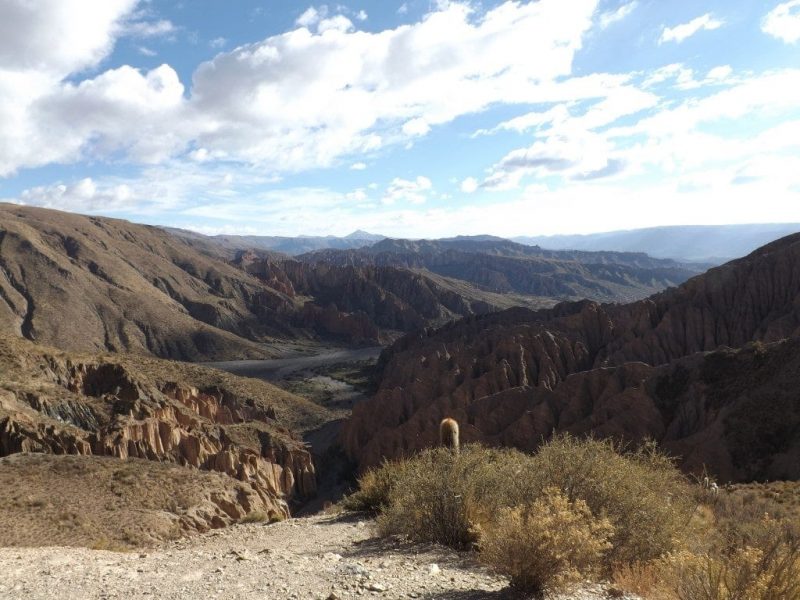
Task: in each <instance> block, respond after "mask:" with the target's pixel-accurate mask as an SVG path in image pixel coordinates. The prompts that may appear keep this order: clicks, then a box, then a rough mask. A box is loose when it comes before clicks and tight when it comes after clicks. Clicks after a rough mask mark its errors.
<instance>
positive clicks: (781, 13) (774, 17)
mask: <svg viewBox="0 0 800 600" xmlns="http://www.w3.org/2000/svg"><path fill="white" fill-rule="evenodd" d="M761 30H762V31H763V32H764V33H767V34H769V35H771V36H773V37H775V38H778V39H779V40H783V41H784V42H786V43H787V44H794V43H797V41H798V40H800V0H789V2H784V3H782V4H779V5H778V6H776V7H775V8H774V9H773V10H771V11H770V12H769V13H767V15H766V16H765V17H764V20H763V21H762V22H761Z"/></svg>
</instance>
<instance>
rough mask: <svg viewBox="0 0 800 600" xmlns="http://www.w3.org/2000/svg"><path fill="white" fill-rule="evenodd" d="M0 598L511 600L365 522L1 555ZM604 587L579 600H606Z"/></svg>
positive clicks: (335, 519)
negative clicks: (136, 548)
mask: <svg viewBox="0 0 800 600" xmlns="http://www.w3.org/2000/svg"><path fill="white" fill-rule="evenodd" d="M0 573H2V575H3V576H2V578H0V598H3V599H6V598H8V599H15V600H16V599H23V598H24V599H28V600H39V599H41V600H45V599H46V600H52V599H54V598H58V599H64V600H72V599H74V600H88V599H112V598H119V599H123V598H124V599H145V598H147V599H153V598H159V599H161V598H163V599H177V598H181V599H183V598H219V599H223V598H224V599H226V600H251V599H256V598H257V599H259V600H265V599H307V598H308V599H320V600H327V599H330V600H334V599H337V598H339V599H345V598H367V597H373V598H387V599H390V598H429V599H442V600H444V599H450V600H472V599H476V600H477V599H480V598H491V599H501V598H506V597H507V594H506V592H504V591H503V590H504V588H505V586H506V582H505V580H504V579H502V578H500V577H497V576H495V575H493V574H491V573H489V572H488V571H486V570H485V569H483V568H482V567H481V566H480V565H478V564H476V563H475V561H474V557H473V556H472V555H470V554H465V553H461V554H459V553H456V552H453V551H451V550H449V549H446V548H442V547H440V546H436V545H419V544H411V543H408V542H404V541H401V540H398V539H391V538H390V539H380V538H377V537H375V536H374V531H373V527H372V523H371V522H370V521H367V520H364V519H363V518H361V517H354V516H352V515H345V516H325V515H322V516H314V517H307V518H301V519H292V520H288V521H284V522H282V523H277V524H274V525H261V524H251V525H237V526H234V527H230V528H228V529H222V530H216V531H212V532H210V533H208V534H204V535H198V536H194V537H191V538H185V539H182V540H179V541H176V542H172V543H169V544H166V545H164V546H162V547H160V548H157V549H152V550H147V551H143V552H131V553H116V552H108V551H102V550H89V549H85V548H0ZM606 597H607V596H606V595H605V593H604V592H603V590H602V588H601V587H600V586H593V587H592V588H587V589H586V590H584V591H581V592H579V593H576V594H575V595H573V596H570V598H574V599H575V600H599V599H601V598H606Z"/></svg>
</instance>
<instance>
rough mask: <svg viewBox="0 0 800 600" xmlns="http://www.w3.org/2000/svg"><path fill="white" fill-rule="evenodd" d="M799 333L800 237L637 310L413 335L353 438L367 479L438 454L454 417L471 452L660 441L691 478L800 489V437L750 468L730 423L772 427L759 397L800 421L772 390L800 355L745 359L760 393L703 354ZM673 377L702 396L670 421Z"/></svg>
mask: <svg viewBox="0 0 800 600" xmlns="http://www.w3.org/2000/svg"><path fill="white" fill-rule="evenodd" d="M798 334H800V235H798V236H790V237H788V238H785V239H783V240H780V241H778V242H775V243H773V244H771V245H769V246H766V247H764V248H762V249H761V250H759V251H757V252H755V253H753V254H752V255H750V256H748V257H745V258H743V259H740V260H738V261H734V262H732V263H729V264H727V265H724V266H722V267H719V268H717V269H713V270H711V271H709V272H708V273H707V274H705V275H702V276H698V277H696V278H693V279H691V280H689V281H688V282H687V283H685V284H683V285H682V286H680V287H679V288H677V289H672V290H668V291H667V292H663V293H661V294H659V295H656V296H654V297H652V298H649V299H647V300H643V301H639V302H635V303H632V304H628V305H600V304H596V303H593V302H588V301H587V302H581V303H572V304H561V305H558V306H557V307H555V308H553V309H549V310H543V311H529V310H525V309H513V310H509V311H504V312H501V313H496V314H491V315H486V316H482V317H476V318H468V319H464V320H462V321H460V322H457V323H455V324H451V325H448V326H445V327H443V328H441V329H439V330H436V331H432V330H428V331H426V332H421V333H418V334H416V335H413V336H407V337H405V338H403V339H401V340H399V341H398V342H397V343H395V344H394V345H393V346H392V347H391V348H390V349H388V350H387V351H386V352H385V353H384V355H383V356H382V358H381V362H380V368H381V376H380V386H379V389H378V391H377V393H376V394H375V396H374V397H373V398H372V399H371V400H369V401H368V402H365V403H362V404H361V405H359V406H357V407H356V408H355V410H354V412H353V417H352V419H351V420H350V422H349V423H348V424H347V425H346V427H345V429H344V432H343V439H344V443H345V446H346V448H347V450H348V452H349V453H350V455H351V456H353V457H354V458H356V459H357V460H359V462H360V464H361V466H362V468H366V467H369V466H371V465H374V464H377V463H378V462H379V461H380V460H382V458H383V457H396V456H400V455H403V454H407V453H410V452H413V451H416V450H419V449H420V448H423V447H425V446H429V445H432V444H434V443H435V440H436V435H437V427H438V424H439V421H440V420H441V419H442V418H443V417H445V416H453V417H455V418H457V419H458V420H459V421H460V422H462V423H463V427H462V438H463V440H464V441H465V442H469V441H471V440H472V441H474V440H482V441H487V442H491V443H497V444H504V445H513V446H517V447H521V448H526V449H532V448H534V447H535V446H536V445H538V444H539V443H541V441H542V439H545V438H546V437H547V436H549V435H551V434H552V432H553V431H572V432H576V433H587V434H588V433H591V434H596V435H609V436H615V437H620V438H624V439H629V440H634V441H636V440H641V439H642V438H643V437H644V436H650V437H653V438H655V439H657V440H659V441H661V442H662V443H664V444H665V445H666V446H667V447H668V448H669V449H671V450H673V451H675V452H677V453H679V454H680V456H681V457H682V460H683V464H684V466H685V467H686V468H687V469H690V470H696V469H699V468H700V466H701V465H702V464H704V463H705V464H707V465H708V466H709V467H710V468H712V469H714V470H715V471H716V472H718V473H719V474H720V475H721V476H722V477H725V478H732V479H737V478H753V477H762V478H769V477H776V476H792V477H800V472H798V470H797V468H796V467H791V466H789V465H790V464H791V461H790V459H789V458H788V457H791V456H796V452H797V450H796V445H797V444H798V433H797V432H796V431H795V433H794V434H791V435H789V434H787V436H788V438H787V439H789V441H788V442H786V444H788V446H786V447H787V448H790V449H788V450H787V449H785V448H784V450H778V449H777V448H776V447H773V446H771V445H770V444H769V443H764V444H762V445H760V446H759V448H760V449H759V450H758V451H757V452H756V454H755V456H754V457H750V458H747V459H746V460H745V459H744V458H743V457H742V456H740V455H738V454H737V452H739V450H737V448H736V446H735V445H734V444H733V443H732V442H731V440H732V439H734V438H732V437H731V436H734V437H735V435H736V433H735V431H734V430H733V426H732V425H731V422H730V421H726V420H725V419H726V418H727V417H726V415H728V413H736V414H739V412H738V411H742V410H745V408H743V407H747V408H746V410H752V411H753V414H752V418H753V419H754V420H757V419H760V418H761V417H762V416H763V412H762V411H763V409H762V408H759V407H758V405H756V404H753V401H752V397H753V396H756V397H761V398H763V400H762V401H763V402H764V403H765V405H769V407H771V406H772V405H773V404H774V403H778V404H780V405H781V406H784V409H785V410H787V411H788V413H787V414H788V415H791V414H795V413H796V412H797V411H798V410H799V409H798V403H800V396H797V395H796V394H795V395H794V396H792V395H791V394H792V393H793V390H794V387H793V386H794V382H793V379H792V378H791V377H790V378H785V377H784V378H780V377H773V378H772V379H769V378H764V377H763V375H764V373H765V371H764V369H765V368H767V366H768V365H774V364H777V363H776V361H777V360H778V359H777V358H775V357H776V356H780V355H784V354H787V355H790V356H794V357H796V356H797V354H798V349H797V346H796V345H795V344H794V343H792V344H776V345H775V346H771V347H770V348H769V351H768V352H767V353H766V354H767V356H769V357H770V360H769V361H767V362H760V359H756V358H753V357H754V356H756V354H755V351H747V352H744V354H742V356H743V357H745V358H741V360H742V364H741V369H742V372H743V373H744V374H746V380H742V385H743V386H744V384H745V383H746V381H750V380H752V381H755V382H760V383H758V385H757V386H756V387H753V388H747V389H748V391H747V393H746V394H739V393H738V392H737V393H733V392H732V391H731V390H730V388H729V387H726V386H727V383H726V382H725V381H723V380H710V379H708V378H707V377H706V376H705V375H704V373H706V374H707V369H706V368H705V367H704V366H703V365H705V364H706V363H707V362H708V361H712V362H713V361H714V360H723V358H724V357H726V356H728V355H727V354H726V352H727V351H722V350H721V351H718V352H716V353H714V354H711V355H709V356H708V357H705V358H704V356H703V355H702V354H697V353H702V352H708V351H712V350H716V349H718V348H720V347H723V346H730V347H741V346H744V345H745V344H747V343H748V342H751V341H760V342H775V341H777V340H781V339H784V338H797V337H798ZM719 357H723V358H719ZM747 357H750V359H747ZM737 360H738V359H737ZM765 365H767V366H765ZM787 365H795V363H792V362H789V363H787ZM769 368H772V367H769ZM786 368H794V369H795V370H796V369H797V367H796V366H794V367H788V366H787V367H786ZM670 369H672V370H675V369H678V370H679V371H680V372H681V373H683V372H684V371H685V372H686V373H688V375H686V377H687V378H688V380H690V381H691V382H693V384H692V385H689V386H688V387H687V388H686V389H685V390H681V392H680V393H679V394H677V396H676V397H675V398H673V399H671V400H670V402H671V403H673V404H674V406H673V405H671V408H670V409H669V410H666V409H664V407H663V402H665V400H664V399H663V397H662V396H663V393H661V392H657V391H655V390H656V389H657V388H658V385H659V384H658V382H659V381H662V380H663V378H665V377H666V378H669V377H671V376H674V374H673V375H670V373H671V372H672V371H670ZM737 380H738V379H737ZM771 381H774V382H775V383H774V385H773V384H772V383H770V382H771ZM662 391H663V389H662ZM714 402H716V405H713V406H712V404H713V403H714ZM660 403H661V404H660ZM787 418H789V416H787ZM789 420H790V421H791V419H789ZM759 435H761V434H759ZM792 436H794V437H792ZM784 445H785V444H784ZM783 447H784V446H781V448H783ZM791 448H795V449H794V450H792V449H791ZM784 451H785V452H788V454H787V455H786V456H784V455H783V454H782V453H783V452H784ZM793 453H794V454H793ZM794 464H795V465H796V464H798V463H797V462H796V461H795V463H794Z"/></svg>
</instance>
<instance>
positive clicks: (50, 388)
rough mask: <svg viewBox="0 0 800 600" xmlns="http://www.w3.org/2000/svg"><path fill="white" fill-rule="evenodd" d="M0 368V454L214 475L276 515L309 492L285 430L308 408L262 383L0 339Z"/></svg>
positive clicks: (310, 416) (303, 466)
mask: <svg viewBox="0 0 800 600" xmlns="http://www.w3.org/2000/svg"><path fill="white" fill-rule="evenodd" d="M0 362H1V363H2V370H3V372H2V377H0V456H6V455H11V454H15V453H26V452H27V453H30V452H33V453H46V454H59V455H61V454H71V455H80V456H109V457H115V458H117V459H123V460H124V459H133V458H135V459H142V460H146V461H155V462H159V463H162V462H167V463H175V464H178V465H182V466H185V467H186V468H191V469H198V470H202V471H213V472H218V473H222V474H225V475H227V476H228V477H230V478H231V479H232V480H235V481H239V482H243V483H246V484H247V485H248V486H249V488H251V489H252V490H253V491H254V493H255V495H256V496H257V497H258V498H259V501H258V503H257V504H258V505H259V506H261V507H266V508H268V510H269V511H271V512H273V513H274V514H275V515H277V516H287V515H288V511H289V504H290V503H291V502H292V501H293V500H302V499H306V498H308V497H311V496H313V495H314V493H315V491H316V482H315V472H314V465H313V463H312V459H311V455H310V454H309V452H308V451H307V449H306V448H305V446H304V444H303V443H302V442H301V441H299V439H298V438H296V437H295V436H294V434H292V433H291V432H290V430H289V429H288V428H287V426H296V425H298V424H301V423H303V422H306V423H308V424H309V426H314V425H315V424H317V423H315V418H316V417H317V415H316V414H315V411H317V408H316V407H314V405H310V403H308V402H306V401H304V400H303V399H301V398H298V397H295V396H292V395H291V394H288V393H286V392H283V391H281V390H278V389H277V388H274V387H272V386H270V385H268V384H266V383H262V382H257V381H254V380H250V381H244V380H242V381H239V380H238V378H235V377H233V376H230V375H222V374H217V372H215V371H212V370H210V369H204V368H202V367H193V366H182V365H179V364H177V363H168V362H165V361H157V360H154V359H136V358H132V357H103V358H98V357H79V356H69V355H65V354H62V353H59V352H57V351H51V350H47V349H43V348H41V347H38V346H35V345H33V344H30V343H25V342H22V341H19V340H13V339H12V338H0ZM193 375H194V376H193ZM320 420H321V416H320ZM243 499H244V496H243ZM228 512H230V513H231V514H233V513H237V512H239V513H241V514H240V515H239V516H244V514H245V513H246V512H248V509H247V508H246V507H239V508H238V509H236V508H232V509H231V510H229V511H228Z"/></svg>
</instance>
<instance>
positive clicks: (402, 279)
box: [233, 252, 552, 343]
mask: <svg viewBox="0 0 800 600" xmlns="http://www.w3.org/2000/svg"><path fill="white" fill-rule="evenodd" d="M233 264H235V265H237V266H238V267H240V268H241V269H242V270H243V271H244V272H246V273H248V274H251V275H253V276H254V277H255V278H257V279H259V280H260V281H262V282H263V283H264V284H265V285H268V286H269V287H271V288H273V289H278V290H280V291H281V292H283V293H284V294H286V295H287V296H289V297H291V298H310V299H313V301H307V302H305V304H304V305H303V306H302V309H300V310H299V311H298V312H297V313H296V315H295V316H294V319H293V321H292V323H293V325H294V326H296V327H298V328H307V329H311V330H313V331H315V332H317V333H318V334H320V335H324V336H330V337H336V338H339V339H341V340H344V341H350V342H357V343H368V342H378V341H387V340H388V339H389V338H391V337H392V335H391V334H392V332H395V333H396V332H410V331H414V330H417V329H422V328H425V327H430V326H436V325H442V324H443V323H446V322H447V321H449V320H452V319H457V318H460V317H464V316H469V315H476V314H484V313H487V312H492V311H495V310H499V309H502V308H507V307H509V306H513V305H524V306H531V307H537V308H538V307H543V306H550V305H551V304H552V301H550V300H548V299H547V298H537V297H525V298H520V297H517V296H504V295H502V294H493V293H490V292H484V291H481V290H477V289H475V288H473V287H471V286H469V285H464V284H463V283H461V282H457V281H453V280H450V279H447V278H444V277H436V276H433V275H429V274H427V273H420V272H414V271H412V270H409V269H404V268H397V267H388V266H375V265H363V266H353V265H341V266H340V265H333V264H329V263H325V262H308V261H301V260H287V259H279V258H278V259H276V258H274V257H267V258H264V257H262V256H261V255H260V254H259V253H258V252H243V253H240V255H239V256H238V257H237V259H236V260H235V261H234V263H233ZM387 335H388V336H389V337H387Z"/></svg>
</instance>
